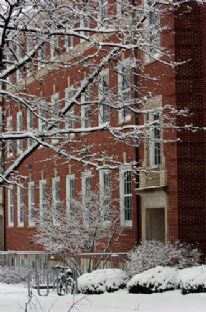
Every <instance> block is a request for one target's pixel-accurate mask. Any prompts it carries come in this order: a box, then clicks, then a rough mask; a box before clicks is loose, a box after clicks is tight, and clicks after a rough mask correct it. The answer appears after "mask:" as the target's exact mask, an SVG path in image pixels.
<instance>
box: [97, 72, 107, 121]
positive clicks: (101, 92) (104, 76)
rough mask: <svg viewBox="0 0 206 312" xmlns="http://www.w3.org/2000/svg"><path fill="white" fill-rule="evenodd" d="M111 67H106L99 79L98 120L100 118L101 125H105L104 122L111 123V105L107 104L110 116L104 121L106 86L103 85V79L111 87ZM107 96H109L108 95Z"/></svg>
mask: <svg viewBox="0 0 206 312" xmlns="http://www.w3.org/2000/svg"><path fill="white" fill-rule="evenodd" d="M109 78H110V77H109V68H107V69H104V70H103V71H101V73H100V80H99V86H98V100H99V110H98V120H99V125H103V124H105V123H106V124H109V123H110V107H109V106H107V109H108V116H109V120H108V121H106V122H104V116H103V114H104V111H103V108H104V107H103V106H104V105H103V104H101V103H102V101H103V100H104V99H105V94H104V86H103V80H105V81H106V84H107V85H108V88H109ZM106 97H107V96H106Z"/></svg>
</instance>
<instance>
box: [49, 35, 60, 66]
mask: <svg viewBox="0 0 206 312" xmlns="http://www.w3.org/2000/svg"><path fill="white" fill-rule="evenodd" d="M58 48H59V37H58V35H54V36H51V41H50V59H51V60H52V61H53V60H54V59H55V58H56V57H57V49H58Z"/></svg>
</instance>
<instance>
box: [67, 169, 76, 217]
mask: <svg viewBox="0 0 206 312" xmlns="http://www.w3.org/2000/svg"><path fill="white" fill-rule="evenodd" d="M71 181H74V198H72V194H71ZM75 182H76V181H75V174H70V175H67V176H66V207H67V214H68V217H69V218H70V217H73V213H72V209H73V208H72V202H71V201H73V200H74V199H75Z"/></svg>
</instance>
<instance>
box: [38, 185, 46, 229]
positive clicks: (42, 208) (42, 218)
mask: <svg viewBox="0 0 206 312" xmlns="http://www.w3.org/2000/svg"><path fill="white" fill-rule="evenodd" d="M45 186H46V189H47V181H46V180H40V181H39V207H40V222H41V223H44V222H45V209H47V197H46V198H43V195H44V194H43V189H44V187H45Z"/></svg>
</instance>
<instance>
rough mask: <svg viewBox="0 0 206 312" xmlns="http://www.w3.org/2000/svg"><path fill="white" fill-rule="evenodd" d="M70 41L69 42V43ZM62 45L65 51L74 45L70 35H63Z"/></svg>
mask: <svg viewBox="0 0 206 312" xmlns="http://www.w3.org/2000/svg"><path fill="white" fill-rule="evenodd" d="M69 43H70V44H69ZM64 46H65V49H66V51H69V50H70V49H71V48H73V46H74V38H73V36H72V35H65V42H64Z"/></svg>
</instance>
